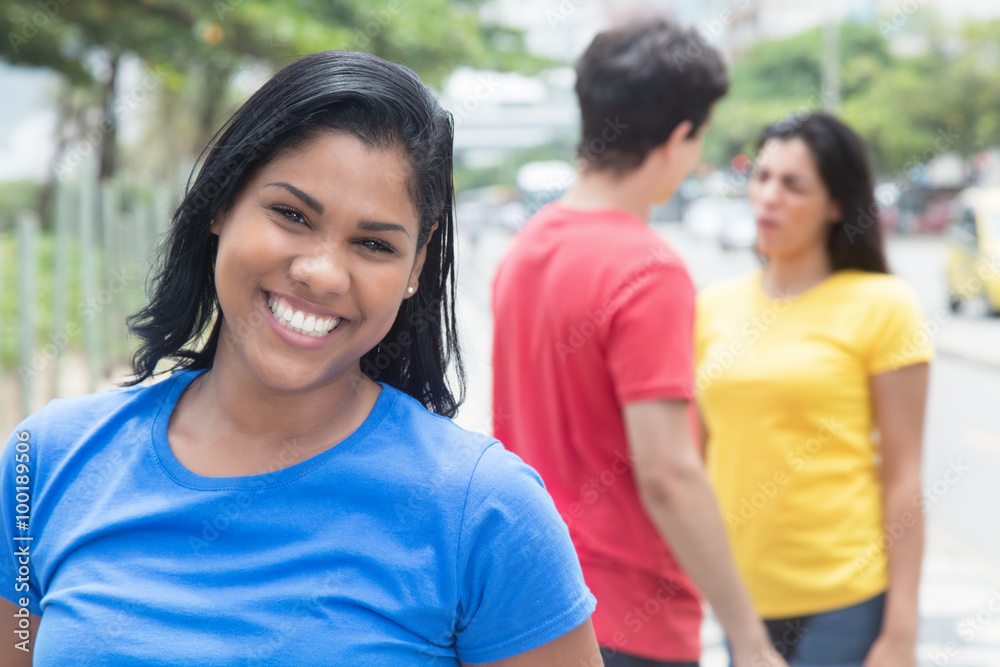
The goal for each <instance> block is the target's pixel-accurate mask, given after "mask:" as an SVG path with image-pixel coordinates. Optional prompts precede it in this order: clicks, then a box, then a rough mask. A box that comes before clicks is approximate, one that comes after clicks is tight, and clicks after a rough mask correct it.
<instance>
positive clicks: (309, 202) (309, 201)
mask: <svg viewBox="0 0 1000 667" xmlns="http://www.w3.org/2000/svg"><path fill="white" fill-rule="evenodd" d="M272 186H277V187H279V188H285V189H286V190H288V191H289V192H291V193H292V194H293V195H295V196H296V197H298V198H299V199H301V200H302V201H303V202H305V205H306V206H308V207H309V208H311V209H312V210H314V211H316V212H317V213H323V205H322V204H320V203H319V202H318V201H316V199H314V198H313V197H310V196H309V195H307V194H306V193H304V192H302V190H299V189H298V188H297V187H295V186H294V185H291V184H289V183H285V182H283V181H279V182H277V183H268V184H267V185H265V186H264V187H265V188H270V187H272Z"/></svg>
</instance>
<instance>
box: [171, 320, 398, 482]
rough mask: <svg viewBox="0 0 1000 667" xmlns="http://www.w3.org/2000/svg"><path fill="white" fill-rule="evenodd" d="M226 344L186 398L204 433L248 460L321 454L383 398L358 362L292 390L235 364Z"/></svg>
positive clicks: (290, 459)
mask: <svg viewBox="0 0 1000 667" xmlns="http://www.w3.org/2000/svg"><path fill="white" fill-rule="evenodd" d="M226 348H229V346H228V345H225V344H224V339H223V340H220V341H219V350H218V351H217V352H216V356H215V360H214V362H213V365H212V368H211V369H209V370H208V371H206V372H205V373H204V374H203V375H202V376H201V377H199V378H198V379H197V380H196V381H195V383H194V385H192V387H190V388H189V390H188V391H186V392H185V395H184V396H183V397H182V400H185V402H186V403H187V405H188V409H189V410H190V412H191V413H192V414H193V415H194V416H195V420H194V421H195V423H196V424H197V429H198V432H199V433H200V434H202V435H203V436H204V437H207V438H210V439H211V442H213V443H214V445H216V446H217V447H218V448H219V450H220V451H221V452H230V453H232V454H234V455H237V456H241V457H245V458H244V460H246V461H250V460H257V461H272V462H273V461H278V460H285V459H288V460H289V461H291V462H294V461H298V460H303V459H305V458H308V457H309V456H311V455H313V454H316V453H319V451H322V450H323V449H326V448H328V447H330V446H332V445H334V444H336V443H337V442H340V440H343V439H344V438H345V437H347V436H348V435H350V434H351V433H352V432H354V430H356V429H357V428H358V427H359V426H360V425H361V423H362V422H364V419H365V417H367V415H368V413H369V412H370V411H371V408H372V407H373V406H374V404H375V400H376V399H377V398H378V394H379V391H380V389H379V387H378V385H377V384H375V383H374V382H372V381H371V380H370V379H368V377H367V376H365V375H364V374H363V373H362V372H361V370H360V368H359V367H358V366H357V365H355V366H353V367H351V368H349V369H345V370H344V371H343V372H341V373H339V374H338V375H336V376H333V377H331V378H329V379H326V380H324V381H322V382H321V383H318V384H316V385H314V386H311V387H307V388H304V389H301V390H298V391H288V390H282V389H276V388H274V387H270V386H268V385H265V384H263V383H262V382H261V381H260V379H259V378H257V377H256V376H255V375H253V374H252V373H251V372H249V371H248V370H247V369H246V366H245V365H243V364H238V363H232V361H231V355H230V354H227V352H226ZM230 351H232V350H230ZM286 465H290V463H288V462H286ZM281 467H285V466H281Z"/></svg>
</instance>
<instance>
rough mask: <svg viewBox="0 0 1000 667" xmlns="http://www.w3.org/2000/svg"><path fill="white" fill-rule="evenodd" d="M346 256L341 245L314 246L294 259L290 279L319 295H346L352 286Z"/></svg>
mask: <svg viewBox="0 0 1000 667" xmlns="http://www.w3.org/2000/svg"><path fill="white" fill-rule="evenodd" d="M345 255H346V252H345V251H344V250H343V249H342V248H341V246H340V245H339V244H327V243H322V244H314V245H313V246H311V247H310V248H309V249H308V250H306V251H304V252H300V253H298V254H297V255H296V256H295V257H294V258H293V259H292V264H291V266H290V267H289V272H288V275H289V278H290V280H291V282H293V283H298V284H301V285H305V286H306V287H307V288H309V290H310V291H312V292H313V293H315V294H317V295H322V294H344V293H345V292H347V290H348V289H349V288H350V286H351V272H350V270H349V265H348V261H347V257H346V256H345Z"/></svg>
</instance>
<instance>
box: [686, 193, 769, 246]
mask: <svg viewBox="0 0 1000 667" xmlns="http://www.w3.org/2000/svg"><path fill="white" fill-rule="evenodd" d="M682 220H683V223H684V227H685V228H687V230H688V231H689V232H690V233H691V234H692V236H695V237H697V238H700V239H703V240H710V241H716V242H718V243H719V245H721V246H722V248H723V249H724V250H735V249H737V248H752V247H753V244H754V242H755V241H756V238H757V223H756V221H755V219H754V214H753V207H752V206H751V204H750V200H749V199H746V198H743V197H701V198H700V199H695V200H694V201H692V202H691V203H690V204H688V206H687V208H686V209H684V215H683V218H682Z"/></svg>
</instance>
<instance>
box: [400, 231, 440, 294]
mask: <svg viewBox="0 0 1000 667" xmlns="http://www.w3.org/2000/svg"><path fill="white" fill-rule="evenodd" d="M437 228H438V223H437V222H436V221H435V222H434V224H433V225H432V226H431V232H430V234H428V235H427V240H426V241H425V242H424V247H423V248H421V249H420V252H418V253H417V259H416V261H415V262H413V269H412V270H411V271H410V278H409V280H408V281H407V285H409V286H412V287H416V286H417V283H418V281H419V280H420V273H421V272H422V271H423V270H424V261H426V260H427V246H429V245H430V244H431V237H432V236H434V233H435V232H437ZM416 292H417V291H416V289H414V290H413V294H416ZM413 294H407V295H405V296H404V297H403V298H404V299H409V298H410V297H411V296H413Z"/></svg>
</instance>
